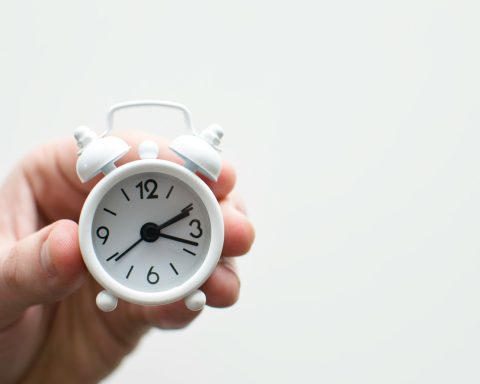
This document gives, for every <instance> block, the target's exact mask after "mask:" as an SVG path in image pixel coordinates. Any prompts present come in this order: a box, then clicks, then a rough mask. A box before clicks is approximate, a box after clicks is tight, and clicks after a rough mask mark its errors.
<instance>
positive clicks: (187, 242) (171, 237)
mask: <svg viewBox="0 0 480 384" xmlns="http://www.w3.org/2000/svg"><path fill="white" fill-rule="evenodd" d="M159 236H160V237H163V238H165V239H170V240H173V241H179V242H180V243H185V244H189V245H193V246H195V247H196V246H197V245H198V243H197V242H196V241H192V240H187V239H182V238H181V237H176V236H172V235H167V234H166V233H161V232H160V235H159Z"/></svg>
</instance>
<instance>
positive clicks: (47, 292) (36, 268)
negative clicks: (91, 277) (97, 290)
mask: <svg viewBox="0 0 480 384" xmlns="http://www.w3.org/2000/svg"><path fill="white" fill-rule="evenodd" d="M77 233H78V226H77V224H76V223H74V222H73V221H69V220H60V221H57V222H55V223H53V224H51V225H49V226H48V227H45V228H42V229H41V230H40V231H38V232H36V233H34V234H32V235H30V236H28V237H26V238H24V239H22V240H20V241H18V242H17V243H15V244H14V245H13V246H12V247H10V248H9V249H7V250H5V251H4V252H3V255H0V329H1V327H2V325H3V326H5V325H8V324H9V323H11V322H12V321H14V320H15V319H16V318H17V317H18V316H19V315H20V314H21V313H22V312H23V311H24V310H25V309H26V308H27V307H29V306H31V305H33V304H42V303H50V302H53V301H56V300H59V299H61V298H62V297H65V296H67V295H68V294H70V293H72V292H73V291H74V290H76V289H77V288H78V287H79V286H80V285H81V283H82V282H83V280H84V277H85V266H84V264H83V261H82V258H81V255H80V249H79V245H78V235H77Z"/></svg>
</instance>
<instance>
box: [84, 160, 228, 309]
mask: <svg viewBox="0 0 480 384" xmlns="http://www.w3.org/2000/svg"><path fill="white" fill-rule="evenodd" d="M147 172H153V173H161V174H165V175H169V176H171V177H175V178H177V179H179V180H180V181H183V182H184V183H186V184H187V185H188V186H190V187H191V188H192V190H193V192H194V193H196V194H197V195H198V197H199V198H200V200H201V201H202V202H203V204H204V206H205V209H206V211H207V215H208V217H209V219H210V226H211V236H210V246H209V248H208V251H207V254H206V255H205V259H204V260H203V262H202V265H201V266H200V268H199V269H197V271H195V273H194V274H193V275H192V276H191V277H190V278H188V279H187V280H185V281H184V282H183V283H181V284H180V285H178V286H176V287H173V288H170V289H168V290H165V291H159V292H143V291H137V290H135V289H132V288H129V287H127V286H125V285H123V284H122V283H120V282H119V281H118V280H116V279H114V278H113V277H112V276H111V275H110V274H109V273H108V272H107V271H106V270H105V269H104V267H103V266H102V264H101V263H100V261H99V258H98V257H97V255H96V253H95V248H94V246H93V239H92V225H93V218H94V215H95V212H96V210H97V208H98V205H99V204H100V202H101V201H102V199H103V197H104V196H105V195H106V194H107V193H108V192H109V191H110V190H111V189H112V188H113V187H114V186H115V185H116V184H118V183H119V182H121V181H123V180H125V179H126V178H128V177H130V176H133V175H137V174H140V173H147ZM223 228H224V227H223V216H222V213H221V210H220V206H219V204H218V202H217V199H216V197H215V195H214V194H213V192H212V191H211V190H210V188H209V187H208V186H207V185H206V184H205V182H203V181H202V180H201V179H200V178H199V177H198V176H197V175H195V174H194V173H192V172H191V171H189V170H187V169H186V168H184V167H183V166H181V165H179V164H176V163H173V162H171V161H166V160H160V159H149V160H135V161H132V162H129V163H127V164H125V165H122V166H121V167H119V168H116V169H115V170H113V171H112V172H110V173H109V174H107V175H106V176H105V177H104V178H103V179H102V180H100V181H99V182H98V183H97V185H96V186H95V187H94V188H93V189H92V190H91V192H90V194H89V195H88V197H87V199H86V200H85V204H84V205H83V208H82V211H81V213H80V219H79V229H78V230H79V240H80V250H81V253H82V257H83V260H84V262H85V264H86V266H87V268H88V270H89V272H90V273H91V274H92V276H93V277H94V279H95V280H96V281H97V282H98V283H99V284H100V285H101V286H102V287H103V288H104V289H106V290H107V291H108V292H109V293H110V294H112V295H114V296H116V297H118V298H121V299H123V300H126V301H129V302H132V303H135V304H141V305H161V304H168V303H172V302H175V301H178V300H181V299H183V298H185V297H186V296H187V295H189V294H190V293H192V292H193V291H195V290H196V289H198V288H199V287H200V286H201V285H202V284H203V283H204V282H205V281H206V280H207V279H208V277H209V276H210V275H211V274H212V273H213V271H214V270H215V267H216V266H217V264H218V261H219V259H220V255H221V252H222V247H223V238H224V229H223Z"/></svg>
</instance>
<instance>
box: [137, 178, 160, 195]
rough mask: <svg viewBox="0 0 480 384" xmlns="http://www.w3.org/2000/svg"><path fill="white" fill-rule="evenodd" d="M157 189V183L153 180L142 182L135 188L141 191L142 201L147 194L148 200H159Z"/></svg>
mask: <svg viewBox="0 0 480 384" xmlns="http://www.w3.org/2000/svg"><path fill="white" fill-rule="evenodd" d="M157 187H158V185H157V182H156V181H155V180H153V179H148V180H145V181H140V182H139V183H138V184H137V185H136V186H135V188H138V189H139V190H140V199H143V198H144V195H145V194H146V193H148V195H147V199H158V195H157V194H156V193H155V192H156V191H157Z"/></svg>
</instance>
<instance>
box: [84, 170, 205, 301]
mask: <svg viewBox="0 0 480 384" xmlns="http://www.w3.org/2000/svg"><path fill="white" fill-rule="evenodd" d="M91 237H92V244H93V248H94V250H95V255H96V257H97V258H98V260H99V262H100V264H101V266H102V267H103V269H104V270H105V271H106V272H107V273H108V274H109V275H110V276H111V277H112V278H114V279H115V280H116V281H118V282H119V283H120V284H122V285H124V286H126V287H128V288H131V289H133V290H136V291H140V292H160V291H167V290H169V289H171V288H174V287H177V286H179V285H181V284H182V283H184V282H185V281H187V280H188V279H189V278H190V277H191V276H192V275H194V274H195V272H196V271H198V269H199V268H200V267H201V265H202V263H203V261H204V260H205V257H206V255H207V253H208V249H209V246H210V242H211V223H210V219H209V216H208V213H207V209H206V208H205V206H204V204H203V202H202V200H201V199H200V197H199V195H198V194H197V193H196V192H195V191H194V190H193V189H192V188H191V187H190V186H188V185H187V184H186V183H185V182H183V181H181V180H179V179H178V178H176V177H174V176H171V175H166V174H163V173H159V172H146V173H139V174H135V175H133V176H129V177H126V178H125V179H123V180H121V181H120V182H118V183H117V184H115V185H114V186H113V187H111V188H110V189H109V190H108V191H107V192H106V193H105V195H104V196H103V198H102V199H101V200H100V203H99V204H98V205H97V207H96V211H95V214H94V217H93V221H92V231H91Z"/></svg>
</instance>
